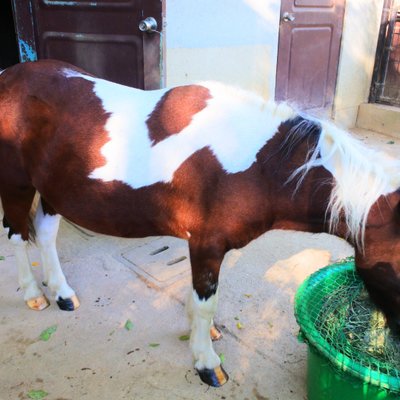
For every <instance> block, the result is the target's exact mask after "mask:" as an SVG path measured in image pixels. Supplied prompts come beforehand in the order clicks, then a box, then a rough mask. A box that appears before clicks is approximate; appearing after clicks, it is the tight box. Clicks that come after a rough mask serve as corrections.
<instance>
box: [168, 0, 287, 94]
mask: <svg viewBox="0 0 400 400" xmlns="http://www.w3.org/2000/svg"><path fill="white" fill-rule="evenodd" d="M279 13H280V0H218V1H216V0H202V1H199V0H166V26H165V31H166V84H167V86H174V85H178V84H185V83H190V82H196V81H201V80H219V81H223V82H226V83H229V84H233V85H236V86H241V87H243V88H245V89H249V90H252V91H255V92H257V93H259V94H261V95H263V96H265V97H267V96H274V93H275V74H276V62H277V51H278V35H279Z"/></svg>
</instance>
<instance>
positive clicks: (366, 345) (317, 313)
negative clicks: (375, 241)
mask: <svg viewBox="0 0 400 400" xmlns="http://www.w3.org/2000/svg"><path fill="white" fill-rule="evenodd" d="M295 315H296V319H297V322H298V324H299V325H300V338H301V339H303V340H304V341H305V342H306V343H307V344H308V357H307V367H308V369H307V393H308V400H381V399H387V400H394V399H397V400H399V399H400V338H398V337H394V336H393V335H392V333H391V332H390V331H389V329H388V328H387V327H386V325H385V321H384V318H383V316H382V314H381V313H380V312H379V311H378V310H376V308H375V307H374V306H373V304H372V303H371V302H370V300H369V297H368V294H367V293H366V290H365V288H364V285H363V283H362V281H361V280H360V278H359V277H358V275H357V274H356V273H355V270H354V262H353V261H348V262H343V263H338V264H334V265H331V266H329V267H326V268H323V269H321V270H319V271H317V272H316V273H314V274H312V275H311V276H310V277H309V278H307V279H306V280H305V282H303V284H302V285H301V286H300V288H299V289H298V291H297V294H296V298H295Z"/></svg>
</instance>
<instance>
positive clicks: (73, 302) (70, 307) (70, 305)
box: [57, 296, 79, 311]
mask: <svg viewBox="0 0 400 400" xmlns="http://www.w3.org/2000/svg"><path fill="white" fill-rule="evenodd" d="M57 305H58V307H59V308H60V310H63V311H74V310H76V309H77V308H78V307H79V300H78V298H77V297H76V296H72V297H70V298H68V299H63V298H62V297H59V298H58V299H57Z"/></svg>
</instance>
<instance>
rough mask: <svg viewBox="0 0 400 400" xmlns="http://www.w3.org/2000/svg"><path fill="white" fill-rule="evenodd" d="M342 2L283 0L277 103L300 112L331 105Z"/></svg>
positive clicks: (339, 36)
mask: <svg viewBox="0 0 400 400" xmlns="http://www.w3.org/2000/svg"><path fill="white" fill-rule="evenodd" d="M344 2H345V0H282V8H281V25H280V32H279V51H278V65H277V78H276V99H277V100H287V101H289V102H290V103H295V104H296V105H298V106H299V107H300V108H302V109H311V108H327V107H330V106H331V105H332V103H333V98H334V91H335V84H336V75H337V67H338V60H339V51H340V40H341V35H342V26H343V14H344ZM285 16H286V18H285ZM284 18H285V19H284Z"/></svg>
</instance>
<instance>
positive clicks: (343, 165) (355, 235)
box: [293, 120, 400, 248]
mask: <svg viewBox="0 0 400 400" xmlns="http://www.w3.org/2000/svg"><path fill="white" fill-rule="evenodd" d="M311 121H312V120H311ZM317 122H319V123H320V124H321V128H322V129H321V135H320V138H319V141H318V143H317V145H316V147H315V149H314V150H313V152H312V154H311V155H310V157H309V160H308V162H306V163H305V164H304V165H303V166H302V167H301V168H299V169H298V170H297V171H295V172H294V174H293V176H295V175H297V174H299V173H300V174H301V175H302V177H304V176H305V174H306V173H307V172H308V171H309V170H310V169H311V168H314V167H318V166H322V167H324V168H325V169H327V170H328V171H329V172H330V173H331V174H332V175H333V177H334V178H335V179H334V187H333V190H332V193H331V197H330V200H329V210H330V214H331V217H330V229H331V231H332V232H334V231H335V229H336V228H337V225H338V223H339V221H340V216H341V214H342V212H343V213H344V216H345V220H346V224H347V227H348V232H349V237H351V238H352V239H353V240H354V242H355V243H356V244H357V245H358V246H359V247H360V248H362V247H363V245H364V233H365V227H366V223H367V218H368V214H369V211H370V209H371V207H372V206H373V204H374V203H375V202H376V201H377V200H378V198H379V197H380V196H382V195H387V194H389V193H392V192H394V191H395V190H397V188H398V187H399V186H400V161H399V160H397V159H394V158H392V157H390V156H389V155H388V154H386V153H383V152H380V151H376V150H374V149H370V148H368V147H366V146H365V145H364V144H363V143H361V142H360V141H359V140H357V139H356V138H355V137H353V136H351V135H350V134H349V133H347V132H346V131H344V130H342V129H340V128H338V127H336V126H335V125H333V124H332V123H330V122H328V121H318V120H317ZM303 129H306V127H304V128H303Z"/></svg>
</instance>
